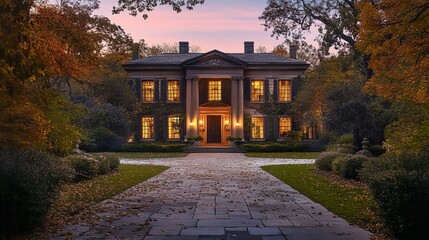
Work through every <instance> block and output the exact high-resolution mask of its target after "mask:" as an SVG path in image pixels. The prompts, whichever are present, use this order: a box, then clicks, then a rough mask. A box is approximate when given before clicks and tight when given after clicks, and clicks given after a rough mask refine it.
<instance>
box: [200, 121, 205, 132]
mask: <svg viewBox="0 0 429 240" xmlns="http://www.w3.org/2000/svg"><path fill="white" fill-rule="evenodd" d="M200 131H201V132H204V120H202V119H201V120H200Z"/></svg>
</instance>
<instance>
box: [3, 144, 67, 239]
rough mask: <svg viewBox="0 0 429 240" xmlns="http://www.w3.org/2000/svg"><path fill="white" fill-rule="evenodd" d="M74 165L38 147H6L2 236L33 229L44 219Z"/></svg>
mask: <svg viewBox="0 0 429 240" xmlns="http://www.w3.org/2000/svg"><path fill="white" fill-rule="evenodd" d="M73 174H74V172H73V169H71V168H70V167H69V166H67V165H65V164H63V163H62V162H61V161H60V160H59V159H58V158H57V157H55V156H53V155H51V154H48V153H45V152H41V151H37V150H24V149H19V150H4V151H2V152H1V154H0V193H1V197H0V208H1V214H0V216H1V217H0V218H1V224H0V230H1V231H0V233H1V235H0V238H1V239H3V238H5V239H7V237H6V236H11V235H14V234H18V233H23V232H29V231H32V230H33V229H34V228H35V227H36V226H38V225H40V224H41V223H42V220H43V217H45V216H46V214H47V213H48V211H49V209H50V208H51V205H52V203H53V202H54V201H55V199H56V198H57V197H58V194H59V191H60V186H61V184H62V183H64V182H66V181H69V180H71V178H72V177H73Z"/></svg>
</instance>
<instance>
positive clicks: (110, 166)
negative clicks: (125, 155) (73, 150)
mask: <svg viewBox="0 0 429 240" xmlns="http://www.w3.org/2000/svg"><path fill="white" fill-rule="evenodd" d="M64 162H66V163H67V164H69V165H70V166H71V167H72V168H73V169H74V170H75V171H76V174H75V176H74V181H76V182H78V181H82V180H87V179H92V178H94V177H96V176H97V175H103V174H106V173H109V172H112V171H114V170H116V169H117V168H118V167H119V157H118V156H117V155H114V154H98V155H89V154H78V155H71V156H69V157H67V158H65V160H64Z"/></svg>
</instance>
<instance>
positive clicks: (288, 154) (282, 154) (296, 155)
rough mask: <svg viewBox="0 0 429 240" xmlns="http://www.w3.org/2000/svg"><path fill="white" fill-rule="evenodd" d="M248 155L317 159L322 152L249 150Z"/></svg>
mask: <svg viewBox="0 0 429 240" xmlns="http://www.w3.org/2000/svg"><path fill="white" fill-rule="evenodd" d="M245 154H246V156H247V157H259V158H292V159H315V158H316V157H317V156H318V155H319V154H320V152H248V153H245Z"/></svg>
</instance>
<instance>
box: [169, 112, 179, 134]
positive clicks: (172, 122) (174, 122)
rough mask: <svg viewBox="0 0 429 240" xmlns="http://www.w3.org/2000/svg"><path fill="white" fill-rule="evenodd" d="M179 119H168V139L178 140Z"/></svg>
mask: <svg viewBox="0 0 429 240" xmlns="http://www.w3.org/2000/svg"><path fill="white" fill-rule="evenodd" d="M180 127H181V126H180V118H179V117H168V139H180Z"/></svg>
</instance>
